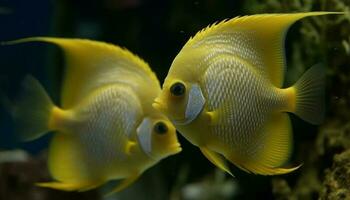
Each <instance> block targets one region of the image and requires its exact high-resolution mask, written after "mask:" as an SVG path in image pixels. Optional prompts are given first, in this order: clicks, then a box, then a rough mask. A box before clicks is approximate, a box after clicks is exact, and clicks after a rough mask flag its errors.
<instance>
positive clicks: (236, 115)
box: [204, 59, 277, 156]
mask: <svg viewBox="0 0 350 200" xmlns="http://www.w3.org/2000/svg"><path fill="white" fill-rule="evenodd" d="M229 60H230V59H221V61H220V62H219V63H213V64H212V65H210V67H209V68H208V69H207V72H206V75H205V80H204V82H205V83H204V85H205V88H206V90H205V91H206V92H205V93H206V94H207V95H208V98H207V100H208V109H209V110H214V111H215V110H217V109H221V110H222V111H223V112H222V114H221V116H222V117H220V121H222V122H221V123H220V125H217V126H214V127H213V128H212V134H214V135H216V137H217V138H218V140H219V141H221V142H223V143H225V144H226V145H227V146H229V147H230V149H234V150H233V151H235V153H238V154H239V155H240V156H251V155H255V154H257V153H258V150H259V149H261V148H263V147H262V143H259V142H258V140H256V139H253V138H254V137H261V138H262V139H263V137H264V135H263V134H260V136H258V134H259V133H260V132H261V131H258V130H259V129H261V128H262V125H263V123H264V122H265V121H266V116H267V115H268V110H271V109H273V108H272V106H273V104H276V103H270V102H275V101H277V99H275V98H273V96H275V94H274V92H273V91H272V90H270V89H268V87H263V84H264V81H265V80H263V79H262V78H259V77H255V76H256V73H255V72H252V71H251V69H252V67H251V66H246V65H244V64H242V63H240V62H239V61H235V60H233V61H232V60H231V62H230V61H229ZM265 84H267V83H266V82H265ZM213 86H214V87H213ZM263 94H267V95H265V96H272V97H271V98H270V99H274V100H273V101H264V100H263V99H261V98H259V97H260V96H264V95H263ZM230 97H232V98H230ZM225 102H231V103H230V104H225ZM235 105H236V106H235ZM231 108H232V109H231ZM247 113H248V114H247Z"/></svg>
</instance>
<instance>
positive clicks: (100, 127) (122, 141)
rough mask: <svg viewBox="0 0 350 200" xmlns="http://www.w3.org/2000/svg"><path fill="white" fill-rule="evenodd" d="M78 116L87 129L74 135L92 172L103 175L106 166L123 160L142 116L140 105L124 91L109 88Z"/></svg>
mask: <svg viewBox="0 0 350 200" xmlns="http://www.w3.org/2000/svg"><path fill="white" fill-rule="evenodd" d="M78 115H82V118H83V119H84V120H85V121H84V122H83V123H82V124H84V125H87V126H81V127H79V128H78V130H76V131H75V132H76V133H77V135H78V136H79V139H80V142H81V144H82V145H81V146H82V147H84V149H83V150H84V153H85V155H86V158H87V159H86V161H87V163H88V165H87V166H90V169H91V170H92V171H95V172H97V171H101V172H104V171H105V167H106V166H108V167H110V165H109V163H113V162H120V161H123V160H125V156H126V155H125V152H124V147H125V145H126V142H127V140H128V139H129V138H128V137H129V136H130V135H132V134H133V133H132V131H134V130H135V129H136V125H137V122H138V121H140V118H141V115H142V108H141V105H140V103H139V102H138V99H137V97H136V96H135V94H134V93H133V92H130V90H129V89H128V87H125V86H120V85H111V86H107V87H104V88H102V89H99V90H98V91H97V92H95V93H93V95H92V96H91V97H90V100H89V101H88V103H87V105H86V106H84V108H83V110H82V111H78ZM96 147H98V148H96Z"/></svg>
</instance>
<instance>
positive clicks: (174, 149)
mask: <svg viewBox="0 0 350 200" xmlns="http://www.w3.org/2000/svg"><path fill="white" fill-rule="evenodd" d="M170 149H171V150H172V152H173V154H177V153H180V152H181V151H182V147H181V144H180V143H178V142H177V143H176V144H174V145H172V146H170Z"/></svg>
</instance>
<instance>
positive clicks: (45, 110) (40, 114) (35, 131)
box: [10, 75, 54, 141]
mask: <svg viewBox="0 0 350 200" xmlns="http://www.w3.org/2000/svg"><path fill="white" fill-rule="evenodd" d="M53 108H54V104H53V103H52V101H51V99H50V97H49V96H48V95H47V93H46V92H45V89H44V88H43V87H42V86H41V85H40V83H39V82H38V81H37V80H36V79H35V78H34V77H32V76H29V75H28V76H26V78H25V79H24V81H23V82H22V91H21V92H20V95H19V96H18V98H17V100H16V101H15V102H14V103H13V105H11V107H10V112H11V114H12V116H13V118H14V120H15V123H16V128H17V130H18V132H19V134H20V138H21V139H22V140H24V141H29V140H34V139H36V138H39V137H41V136H42V135H44V134H45V133H47V132H48V131H50V130H49V120H50V116H51V112H52V109H53Z"/></svg>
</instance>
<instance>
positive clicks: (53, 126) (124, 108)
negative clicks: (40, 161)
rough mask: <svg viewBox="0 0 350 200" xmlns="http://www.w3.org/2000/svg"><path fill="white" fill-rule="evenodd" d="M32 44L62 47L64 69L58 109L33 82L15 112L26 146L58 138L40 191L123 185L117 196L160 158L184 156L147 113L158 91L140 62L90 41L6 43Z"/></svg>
mask: <svg viewBox="0 0 350 200" xmlns="http://www.w3.org/2000/svg"><path fill="white" fill-rule="evenodd" d="M32 41H43V42H49V43H54V44H57V45H58V46H60V47H62V48H63V50H64V53H65V58H66V63H67V69H66V74H65V78H64V82H63V90H62V99H61V102H62V106H61V107H59V106H57V105H55V104H54V103H53V102H52V101H51V99H50V98H49V96H48V95H47V94H46V92H45V90H44V88H43V87H42V86H41V85H40V83H39V82H38V81H37V80H35V79H34V78H33V77H31V76H28V77H26V79H25V80H24V82H23V84H22V85H23V91H22V92H21V95H22V96H21V98H19V100H18V101H17V102H15V103H14V106H13V111H12V113H13V116H14V118H15V121H16V122H17V123H18V125H19V126H18V127H19V128H20V130H19V132H20V133H21V136H22V137H23V139H24V140H33V139H36V138H38V137H40V136H42V135H43V134H45V133H47V132H49V131H56V132H57V133H55V134H54V137H53V139H52V141H51V144H50V148H49V157H48V166H49V170H50V172H51V174H52V176H53V178H54V179H55V181H54V182H48V183H39V184H38V185H39V186H43V187H50V188H55V189H61V190H69V191H74V190H76V191H85V190H89V189H92V188H95V187H97V186H99V185H101V184H103V183H105V182H107V181H109V180H113V179H124V180H123V181H122V182H121V183H120V184H119V185H118V186H117V187H116V188H115V189H114V190H112V192H118V191H120V190H122V189H124V188H125V187H127V186H128V185H130V184H131V183H132V182H134V181H135V180H136V179H137V178H138V177H139V176H140V175H141V174H142V173H143V172H144V171H145V170H146V169H148V168H149V167H151V166H152V165H154V164H155V163H157V162H158V161H160V160H161V159H162V158H165V157H167V156H169V155H173V154H176V153H178V152H180V151H181V147H180V144H179V143H178V142H177V138H176V130H175V128H174V126H173V125H172V124H171V123H170V121H169V120H168V119H167V117H165V116H164V115H163V114H161V113H160V112H159V111H157V110H155V109H154V108H152V106H151V103H152V101H153V99H154V98H155V97H156V96H157V95H158V94H159V93H160V85H159V82H158V80H157V78H156V76H155V75H154V74H153V72H152V71H151V69H150V68H149V66H148V65H147V64H146V63H145V62H144V61H142V60H141V59H140V58H138V57H136V56H135V55H133V54H132V53H130V52H129V51H127V50H125V49H121V48H119V47H117V46H114V45H111V44H106V43H102V42H97V41H91V40H80V39H63V38H48V37H38V38H26V39H21V40H17V41H14V42H10V43H11V44H13V43H21V42H32Z"/></svg>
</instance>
